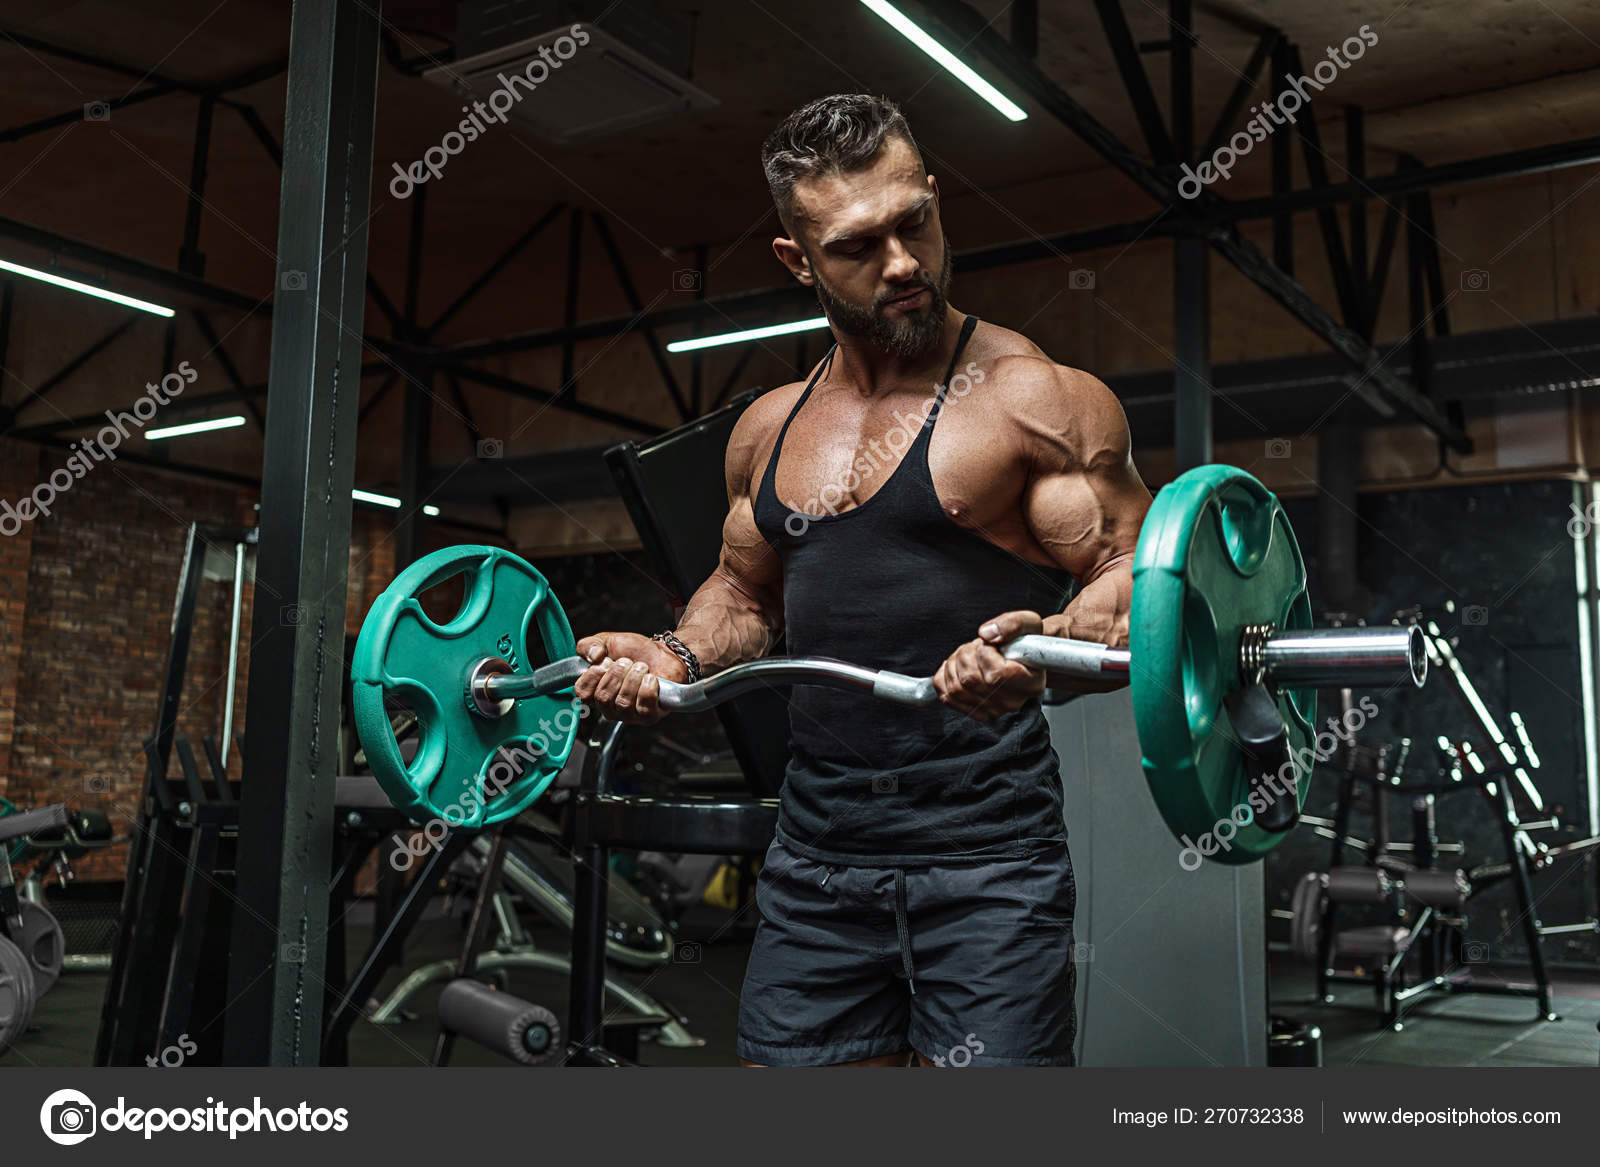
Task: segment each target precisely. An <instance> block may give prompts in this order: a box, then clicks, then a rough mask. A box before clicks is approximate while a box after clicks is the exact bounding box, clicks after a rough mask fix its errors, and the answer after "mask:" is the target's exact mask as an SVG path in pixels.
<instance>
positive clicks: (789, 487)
mask: <svg viewBox="0 0 1600 1167" xmlns="http://www.w3.org/2000/svg"><path fill="white" fill-rule="evenodd" d="M980 391H981V390H980ZM931 405H932V399H931V398H922V399H918V398H916V397H914V396H912V395H909V394H906V395H896V396H895V397H891V398H889V399H886V400H883V401H873V402H856V401H849V400H845V399H841V398H840V397H839V396H834V397H832V398H824V399H822V400H817V401H808V402H807V403H806V405H805V407H804V408H803V409H802V410H801V411H800V413H799V414H798V415H796V416H795V418H794V419H793V421H792V422H791V423H790V426H789V431H788V434H787V435H786V436H785V437H784V438H783V441H782V447H781V450H780V452H779V455H778V466H777V472H776V475H775V486H776V489H777V495H778V498H779V500H780V501H781V502H782V503H784V505H786V506H787V507H789V509H791V510H797V511H803V512H809V513H817V511H818V509H819V508H820V509H821V510H822V511H824V512H827V513H830V514H837V513H843V512H845V511H849V510H853V509H855V508H856V507H859V506H861V505H863V504H864V503H866V502H869V501H870V500H871V499H872V498H874V497H875V496H876V495H877V494H878V492H879V491H881V490H883V489H885V488H886V487H888V486H890V485H891V483H892V484H893V485H895V486H896V487H900V486H903V485H905V478H907V477H917V476H920V477H922V478H923V479H924V480H927V479H930V478H931V480H932V484H933V488H934V491H935V493H936V495H937V496H938V499H939V503H940V506H941V507H942V508H943V509H944V510H945V512H946V513H947V514H949V515H950V516H951V517H952V518H954V519H955V520H956V521H957V522H960V523H962V524H963V525H973V526H988V525H993V524H995V523H997V522H1000V523H1007V521H1008V520H1020V517H1021V516H1020V499H1021V496H1022V492H1023V490H1024V488H1025V486H1026V482H1027V464H1026V458H1025V456H1024V452H1023V450H1022V448H1021V443H1020V441H1019V436H1020V435H1019V427H1018V426H1017V424H1016V421H1015V419H1012V418H1008V417H1006V416H1004V415H1003V414H1001V413H1000V412H999V411H997V410H993V409H984V408H981V407H980V406H979V405H978V403H973V402H971V401H970V400H969V399H958V398H954V397H950V398H947V400H946V402H945V404H944V405H943V406H942V407H941V408H940V409H939V411H938V413H937V415H936V417H935V418H934V423H933V425H932V426H931V427H929V426H927V425H926V423H927V421H928V418H929V408H930V406H931ZM925 431H926V432H925ZM768 457H769V458H770V457H771V455H770V453H769V455H768Z"/></svg>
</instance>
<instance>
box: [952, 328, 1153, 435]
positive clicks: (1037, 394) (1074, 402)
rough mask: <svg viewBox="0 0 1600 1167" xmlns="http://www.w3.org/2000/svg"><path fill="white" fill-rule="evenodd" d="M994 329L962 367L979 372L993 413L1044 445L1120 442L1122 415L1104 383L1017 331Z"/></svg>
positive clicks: (1124, 426)
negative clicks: (993, 334) (1011, 421)
mask: <svg viewBox="0 0 1600 1167" xmlns="http://www.w3.org/2000/svg"><path fill="white" fill-rule="evenodd" d="M995 332H996V335H995V336H994V337H993V340H992V342H991V343H989V344H986V345H984V346H983V348H982V350H981V351H980V352H978V353H975V354H974V355H973V359H972V364H971V366H968V367H967V371H968V375H969V376H970V377H971V379H972V380H973V382H974V383H977V382H978V378H979V375H980V374H981V375H982V377H983V379H984V380H983V384H984V385H985V395H986V396H987V397H988V398H989V399H990V401H992V402H993V407H994V408H995V410H996V412H998V413H1000V414H1002V415H1003V416H1005V417H1007V418H1010V419H1012V420H1013V421H1014V422H1016V423H1017V424H1020V425H1021V427H1022V429H1023V430H1024V431H1026V433H1027V434H1029V435H1031V438H1043V439H1044V440H1045V441H1046V442H1047V444H1055V443H1058V442H1061V441H1065V442H1067V444H1068V445H1069V446H1073V447H1076V446H1079V445H1082V446H1084V447H1085V448H1100V447H1101V446H1105V445H1108V444H1109V445H1116V446H1124V445H1126V443H1127V425H1128V423H1127V418H1126V416H1125V415H1124V414H1123V410H1122V404H1121V402H1119V401H1118V400H1117V397H1116V395H1115V394H1114V393H1112V392H1111V390H1110V389H1109V388H1108V387H1107V386H1106V384H1105V382H1103V381H1101V380H1100V378H1098V377H1096V376H1095V375H1094V374H1093V373H1089V372H1086V371H1085V370H1083V369H1078V368H1074V367H1073V366H1071V365H1063V364H1060V363H1059V362H1057V361H1055V360H1052V359H1051V358H1050V357H1049V356H1048V355H1047V354H1046V353H1045V352H1044V350H1043V349H1041V348H1039V346H1038V345H1036V344H1034V343H1033V342H1032V341H1030V340H1029V339H1028V338H1027V337H1025V336H1023V335H1022V334H1021V333H1018V332H1012V331H1011V330H1010V329H1003V328H997V329H996V330H995ZM1031 438H1030V440H1031Z"/></svg>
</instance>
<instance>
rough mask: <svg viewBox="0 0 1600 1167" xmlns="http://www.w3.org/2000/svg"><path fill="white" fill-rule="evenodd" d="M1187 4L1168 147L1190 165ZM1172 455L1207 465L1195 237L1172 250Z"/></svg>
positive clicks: (1175, 18) (1200, 272)
mask: <svg viewBox="0 0 1600 1167" xmlns="http://www.w3.org/2000/svg"><path fill="white" fill-rule="evenodd" d="M1191 9H1192V4H1191V3H1190V0H1170V3H1169V23H1170V24H1171V25H1172V78H1171V79H1172V148H1173V151H1174V152H1175V153H1176V155H1177V157H1178V160H1179V161H1180V162H1192V161H1193V160H1194V45H1193V42H1192V41H1191V40H1190V31H1189V30H1190V27H1191V21H1192V17H1193V12H1192V11H1191ZM1172 298H1173V304H1172V309H1173V324H1174V329H1173V336H1174V340H1175V341H1176V348H1177V352H1176V353H1175V354H1174V361H1175V364H1176V368H1175V369H1174V372H1173V391H1174V408H1175V416H1174V418H1173V426H1174V432H1173V452H1174V453H1175V454H1176V456H1177V461H1178V466H1177V469H1178V473H1179V474H1182V473H1183V472H1184V471H1185V470H1192V469H1193V468H1194V467H1196V466H1202V465H1204V464H1205V463H1207V462H1209V461H1211V456H1212V455H1211V252H1210V246H1209V245H1208V244H1207V243H1206V241H1205V239H1204V237H1203V236H1201V235H1199V234H1198V233H1195V234H1190V233H1184V234H1181V235H1179V236H1178V237H1177V239H1175V240H1174V248H1173V281H1172Z"/></svg>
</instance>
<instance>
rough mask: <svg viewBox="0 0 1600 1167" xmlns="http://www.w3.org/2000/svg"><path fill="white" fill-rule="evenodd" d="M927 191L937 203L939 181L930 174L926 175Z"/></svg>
mask: <svg viewBox="0 0 1600 1167" xmlns="http://www.w3.org/2000/svg"><path fill="white" fill-rule="evenodd" d="M928 189H929V190H931V191H932V192H933V198H934V201H935V202H937V201H938V200H939V197H940V196H939V180H938V179H937V178H935V177H934V176H933V175H931V174H930V175H928Z"/></svg>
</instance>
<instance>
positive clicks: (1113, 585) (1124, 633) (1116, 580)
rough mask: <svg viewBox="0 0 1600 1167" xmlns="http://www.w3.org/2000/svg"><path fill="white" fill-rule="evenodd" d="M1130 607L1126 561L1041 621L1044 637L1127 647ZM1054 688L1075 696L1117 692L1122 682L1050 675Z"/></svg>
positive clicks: (1130, 566)
mask: <svg viewBox="0 0 1600 1167" xmlns="http://www.w3.org/2000/svg"><path fill="white" fill-rule="evenodd" d="M1132 607H1133V561H1132V560H1131V559H1128V560H1125V561H1123V562H1122V563H1119V564H1116V565H1114V566H1112V567H1110V568H1108V569H1107V570H1105V571H1103V572H1101V573H1100V574H1099V575H1098V576H1096V577H1095V578H1094V579H1093V580H1091V581H1090V582H1089V583H1088V584H1087V585H1086V586H1085V587H1084V589H1083V590H1082V591H1081V592H1079V593H1078V594H1077V595H1076V596H1073V597H1072V602H1071V603H1070V604H1068V605H1067V606H1066V608H1065V609H1064V610H1062V611H1061V612H1059V613H1058V614H1056V615H1054V616H1047V617H1046V618H1045V622H1044V631H1045V635H1046V636H1062V637H1066V638H1067V639H1069V640H1092V641H1094V642H1095V643H1097V644H1108V645H1110V646H1111V647H1112V648H1127V647H1128V618H1129V614H1130V612H1131V610H1132ZM1050 683H1051V685H1052V686H1053V687H1055V688H1060V689H1067V690H1069V691H1072V692H1078V693H1103V692H1108V691H1110V690H1112V689H1120V688H1121V687H1122V685H1123V683H1124V682H1123V681H1121V680H1114V681H1113V680H1109V679H1108V680H1106V681H1103V682H1100V681H1085V680H1082V679H1075V678H1061V677H1056V676H1052V677H1051V678H1050Z"/></svg>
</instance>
